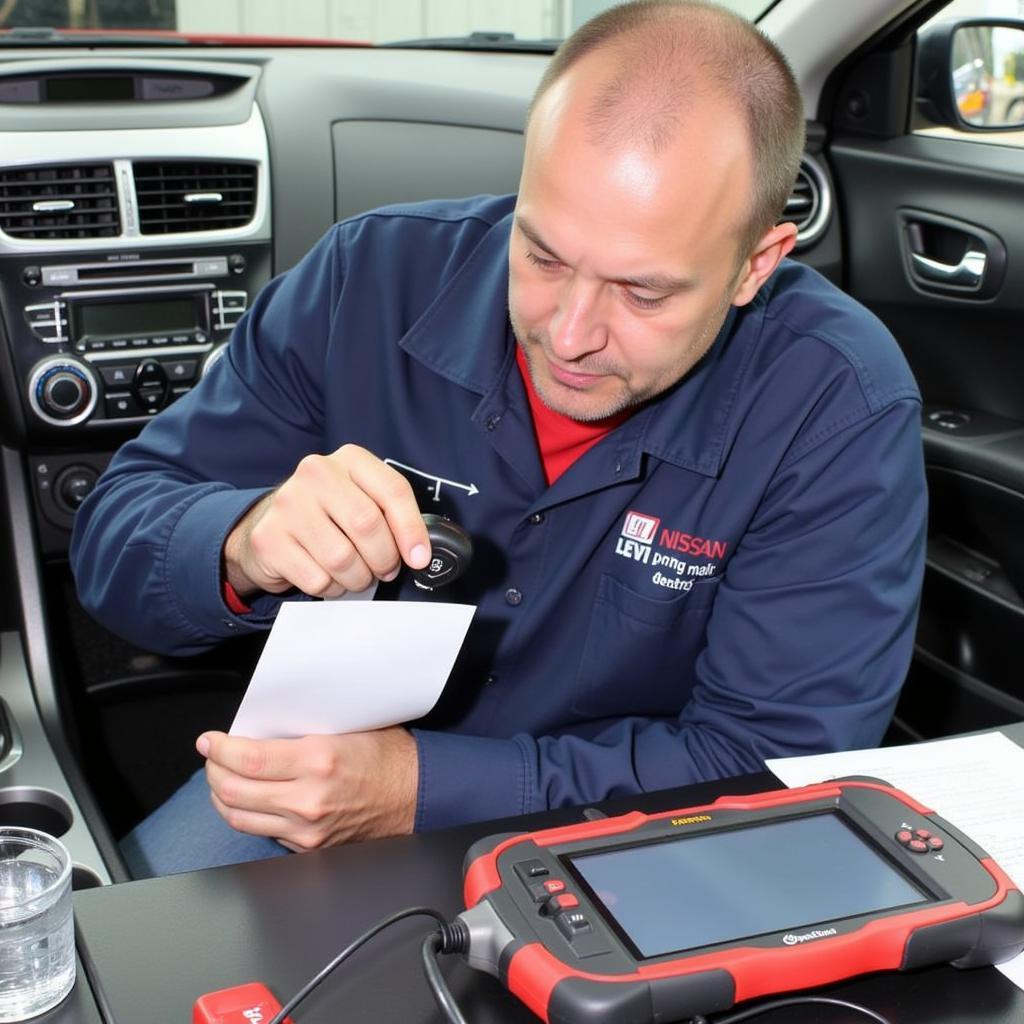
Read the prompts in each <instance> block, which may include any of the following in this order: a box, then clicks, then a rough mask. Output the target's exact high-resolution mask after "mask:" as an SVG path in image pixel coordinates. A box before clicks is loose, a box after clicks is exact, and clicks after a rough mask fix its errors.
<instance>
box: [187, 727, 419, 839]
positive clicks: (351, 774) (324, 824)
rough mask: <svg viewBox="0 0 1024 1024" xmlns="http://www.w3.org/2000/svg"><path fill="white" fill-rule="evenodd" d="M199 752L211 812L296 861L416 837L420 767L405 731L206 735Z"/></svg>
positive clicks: (410, 737)
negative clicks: (358, 842) (310, 853)
mask: <svg viewBox="0 0 1024 1024" xmlns="http://www.w3.org/2000/svg"><path fill="white" fill-rule="evenodd" d="M196 749H197V750H198V751H199V753H200V754H202V755H203V756H204V757H205V758H206V759H207V760H206V778H207V780H208V781H209V783H210V792H211V794H212V798H213V805H214V807H216V808H217V810H218V812H219V813H220V815H221V817H222V818H224V820H225V821H226V822H227V823H228V824H229V825H230V826H231V827H232V828H234V829H238V830H239V831H240V832H248V833H250V834H252V835H258V836H272V837H273V838H275V839H277V840H279V841H280V842H281V843H282V844H283V845H284V846H287V847H288V849H290V850H294V851H296V852H299V853H301V852H303V851H305V850H313V849H316V848H318V847H322V846H336V845H337V844H339V843H345V842H348V841H350V840H353V839H376V838H380V837H383V836H393V835H408V834H409V833H410V832H412V828H413V823H414V820H415V816H416V790H417V785H418V783H419V761H418V758H417V755H416V741H415V740H414V739H413V738H412V736H411V735H410V734H409V733H408V732H407V731H406V730H405V729H402V728H400V727H397V726H396V727H393V728H390V729H378V730H376V731H374V732H357V733H349V734H347V735H344V736H306V737H303V738H302V739H288V740H250V739H245V738H243V737H240V736H228V735H226V734H225V733H222V732H208V733H204V734H203V735H202V736H200V737H199V739H198V740H197V741H196Z"/></svg>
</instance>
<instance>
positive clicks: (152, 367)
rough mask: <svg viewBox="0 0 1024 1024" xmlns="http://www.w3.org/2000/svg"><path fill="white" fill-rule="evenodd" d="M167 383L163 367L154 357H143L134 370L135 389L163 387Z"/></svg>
mask: <svg viewBox="0 0 1024 1024" xmlns="http://www.w3.org/2000/svg"><path fill="white" fill-rule="evenodd" d="M166 384H167V375H166V374H165V373H164V368H163V367H162V366H161V365H160V364H159V363H158V362H157V361H156V360H155V359H143V360H142V362H141V363H139V365H138V368H137V369H136V370H135V387H136V389H140V388H145V387H159V388H161V389H162V388H163V387H165V386H166Z"/></svg>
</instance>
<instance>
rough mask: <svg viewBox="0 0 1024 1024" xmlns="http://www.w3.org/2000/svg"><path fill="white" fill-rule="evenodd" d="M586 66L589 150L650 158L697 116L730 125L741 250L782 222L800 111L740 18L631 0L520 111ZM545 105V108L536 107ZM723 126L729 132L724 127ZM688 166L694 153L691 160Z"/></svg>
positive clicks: (687, 1)
mask: <svg viewBox="0 0 1024 1024" xmlns="http://www.w3.org/2000/svg"><path fill="white" fill-rule="evenodd" d="M584 63H585V64H586V65H587V71H588V75H587V77H588V78H591V76H592V75H593V74H594V73H595V70H596V73H598V74H599V75H600V76H601V80H600V82H599V84H598V86H597V87H596V88H593V89H592V90H591V92H590V95H589V96H588V98H587V101H586V104H585V106H584V108H583V109H582V110H581V111H580V113H581V116H582V117H583V120H584V124H585V126H586V130H587V135H588V138H589V140H590V142H591V143H592V144H593V145H595V146H600V147H602V148H609V149H612V150H615V149H621V148H622V147H627V148H628V147H630V146H634V145H641V146H644V147H647V148H649V149H650V150H651V151H652V152H654V153H656V154H660V153H663V152H665V151H666V150H667V149H669V148H670V147H671V146H672V145H673V143H674V142H676V141H677V140H678V138H679V135H680V133H681V132H684V131H685V130H686V129H687V128H688V127H690V126H692V122H693V120H694V117H695V111H696V110H697V109H703V110H704V111H705V112H706V111H707V110H709V109H710V110H712V111H717V112H718V116H720V118H721V121H722V128H723V130H725V128H726V124H728V123H730V122H731V125H735V124H738V125H739V126H740V128H741V130H743V131H744V134H745V136H746V139H745V142H746V145H747V150H748V159H749V160H750V161H751V164H752V167H751V171H752V173H751V180H752V183H753V184H752V187H751V195H750V197H749V203H748V213H747V228H746V231H745V232H744V238H743V243H742V247H744V248H748V247H749V246H751V245H753V244H754V242H755V241H756V240H757V239H758V238H760V237H761V235H762V234H763V233H764V232H765V231H767V230H768V229H770V228H771V227H772V225H773V224H775V223H776V222H777V221H778V220H779V219H780V218H781V216H782V212H783V210H784V208H785V204H786V201H787V199H788V198H789V196H790V194H791V192H792V188H793V183H794V181H795V179H796V173H797V169H798V167H799V161H800V155H801V153H802V152H803V144H804V119H803V107H802V104H801V101H800V96H799V93H798V91H797V88H796V84H795V82H794V81H793V77H792V74H791V73H790V71H789V68H788V66H787V65H786V62H785V59H784V58H783V57H782V55H781V54H780V53H779V52H778V50H777V49H776V48H775V47H774V45H772V44H771V43H770V42H769V41H768V40H767V39H766V38H765V37H764V36H763V35H762V34H761V33H760V32H758V31H757V29H756V28H754V27H753V26H752V25H751V24H750V23H749V22H747V21H745V20H744V19H743V18H740V17H739V16H737V15H735V14H733V13H731V12H730V11H727V10H725V9H724V8H721V7H718V6H717V5H714V4H708V3H704V2H701V0H635V2H632V3H626V4H622V5H620V6H618V7H613V8H611V9H610V10H608V11H605V12H604V13H603V14H600V15H598V16H597V17H596V18H593V19H592V20H591V21H589V22H587V23H586V24H585V25H583V26H582V27H581V28H580V29H579V30H577V32H575V33H574V34H573V35H572V36H570V37H569V38H568V39H567V40H566V41H565V43H564V44H563V45H562V47H561V48H560V49H559V50H558V52H557V53H556V54H555V56H554V58H553V59H552V62H551V64H550V65H549V67H548V69H547V72H546V73H545V75H544V77H543V79H542V80H541V83H540V86H539V87H538V89H537V93H536V95H535V97H534V100H533V104H532V105H531V108H530V115H529V119H528V131H529V130H531V129H532V127H533V125H534V121H535V118H536V115H537V114H538V111H539V110H540V109H542V108H548V109H549V110H550V108H551V107H552V106H555V107H557V106H559V105H561V103H562V101H561V100H560V99H559V100H558V101H557V102H555V103H554V104H552V103H551V101H552V100H555V99H556V97H554V96H549V93H551V92H552V90H554V91H555V92H556V93H557V92H559V91H562V90H559V89H558V88H556V87H557V86H558V85H559V84H560V83H561V85H562V86H563V90H564V87H565V86H567V85H569V84H570V83H569V82H567V81H566V79H567V77H578V76H571V75H570V73H571V72H572V71H573V70H574V69H576V70H581V68H580V66H581V65H582V64H584ZM545 97H547V100H546V99H545ZM731 125H730V126H731ZM694 156H695V157H697V158H698V159H699V158H700V155H699V154H696V153H695V154H694Z"/></svg>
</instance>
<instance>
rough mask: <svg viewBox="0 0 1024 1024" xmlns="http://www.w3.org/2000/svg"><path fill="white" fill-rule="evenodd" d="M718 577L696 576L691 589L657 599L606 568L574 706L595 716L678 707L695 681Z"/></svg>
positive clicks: (675, 711) (659, 711)
mask: <svg viewBox="0 0 1024 1024" xmlns="http://www.w3.org/2000/svg"><path fill="white" fill-rule="evenodd" d="M719 579H720V577H717V576H716V577H710V578H708V579H703V580H698V581H695V582H694V584H693V587H692V588H691V589H690V590H689V591H683V592H681V593H679V594H675V595H673V596H672V597H669V598H667V599H665V600H659V599H655V598H651V597H644V596H643V595H642V594H637V593H636V592H635V591H632V590H630V589H629V587H627V586H626V585H625V584H624V583H621V582H619V580H617V579H615V578H614V577H613V576H608V575H604V576H602V577H601V581H600V584H599V585H598V589H597V598H596V600H595V602H594V612H593V615H592V616H591V619H590V627H589V629H588V630H587V637H586V640H585V642H584V645H583V652H582V655H581V658H580V662H579V670H578V672H577V675H576V684H575V688H574V692H573V703H572V709H573V711H574V712H576V713H577V714H580V715H586V716H587V717H594V718H604V717H608V716H619V715H660V716H664V715H673V716H674V715H677V714H679V712H680V711H681V710H682V707H683V705H684V704H685V703H686V701H687V700H688V699H689V695H690V692H691V690H692V689H693V684H694V679H695V676H694V664H695V662H696V660H697V655H698V654H699V653H700V651H701V650H702V649H703V647H704V643H705V633H706V629H707V622H708V618H709V617H710V615H711V608H712V605H713V604H714V600H715V594H716V592H717V590H718V583H719Z"/></svg>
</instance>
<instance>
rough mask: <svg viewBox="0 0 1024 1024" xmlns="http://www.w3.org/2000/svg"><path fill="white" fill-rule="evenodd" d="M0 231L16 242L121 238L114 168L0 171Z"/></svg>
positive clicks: (66, 166) (57, 166) (62, 166)
mask: <svg viewBox="0 0 1024 1024" xmlns="http://www.w3.org/2000/svg"><path fill="white" fill-rule="evenodd" d="M0 231H3V232H4V233H5V234H7V235H10V236H11V237H12V238H19V239H32V238H35V239H61V238H107V237H110V236H115V235H119V234H120V233H121V222H120V218H119V216H118V209H117V187H116V185H115V183H114V167H113V165H112V164H74V165H72V164H55V165H52V166H49V167H4V168H0Z"/></svg>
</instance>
